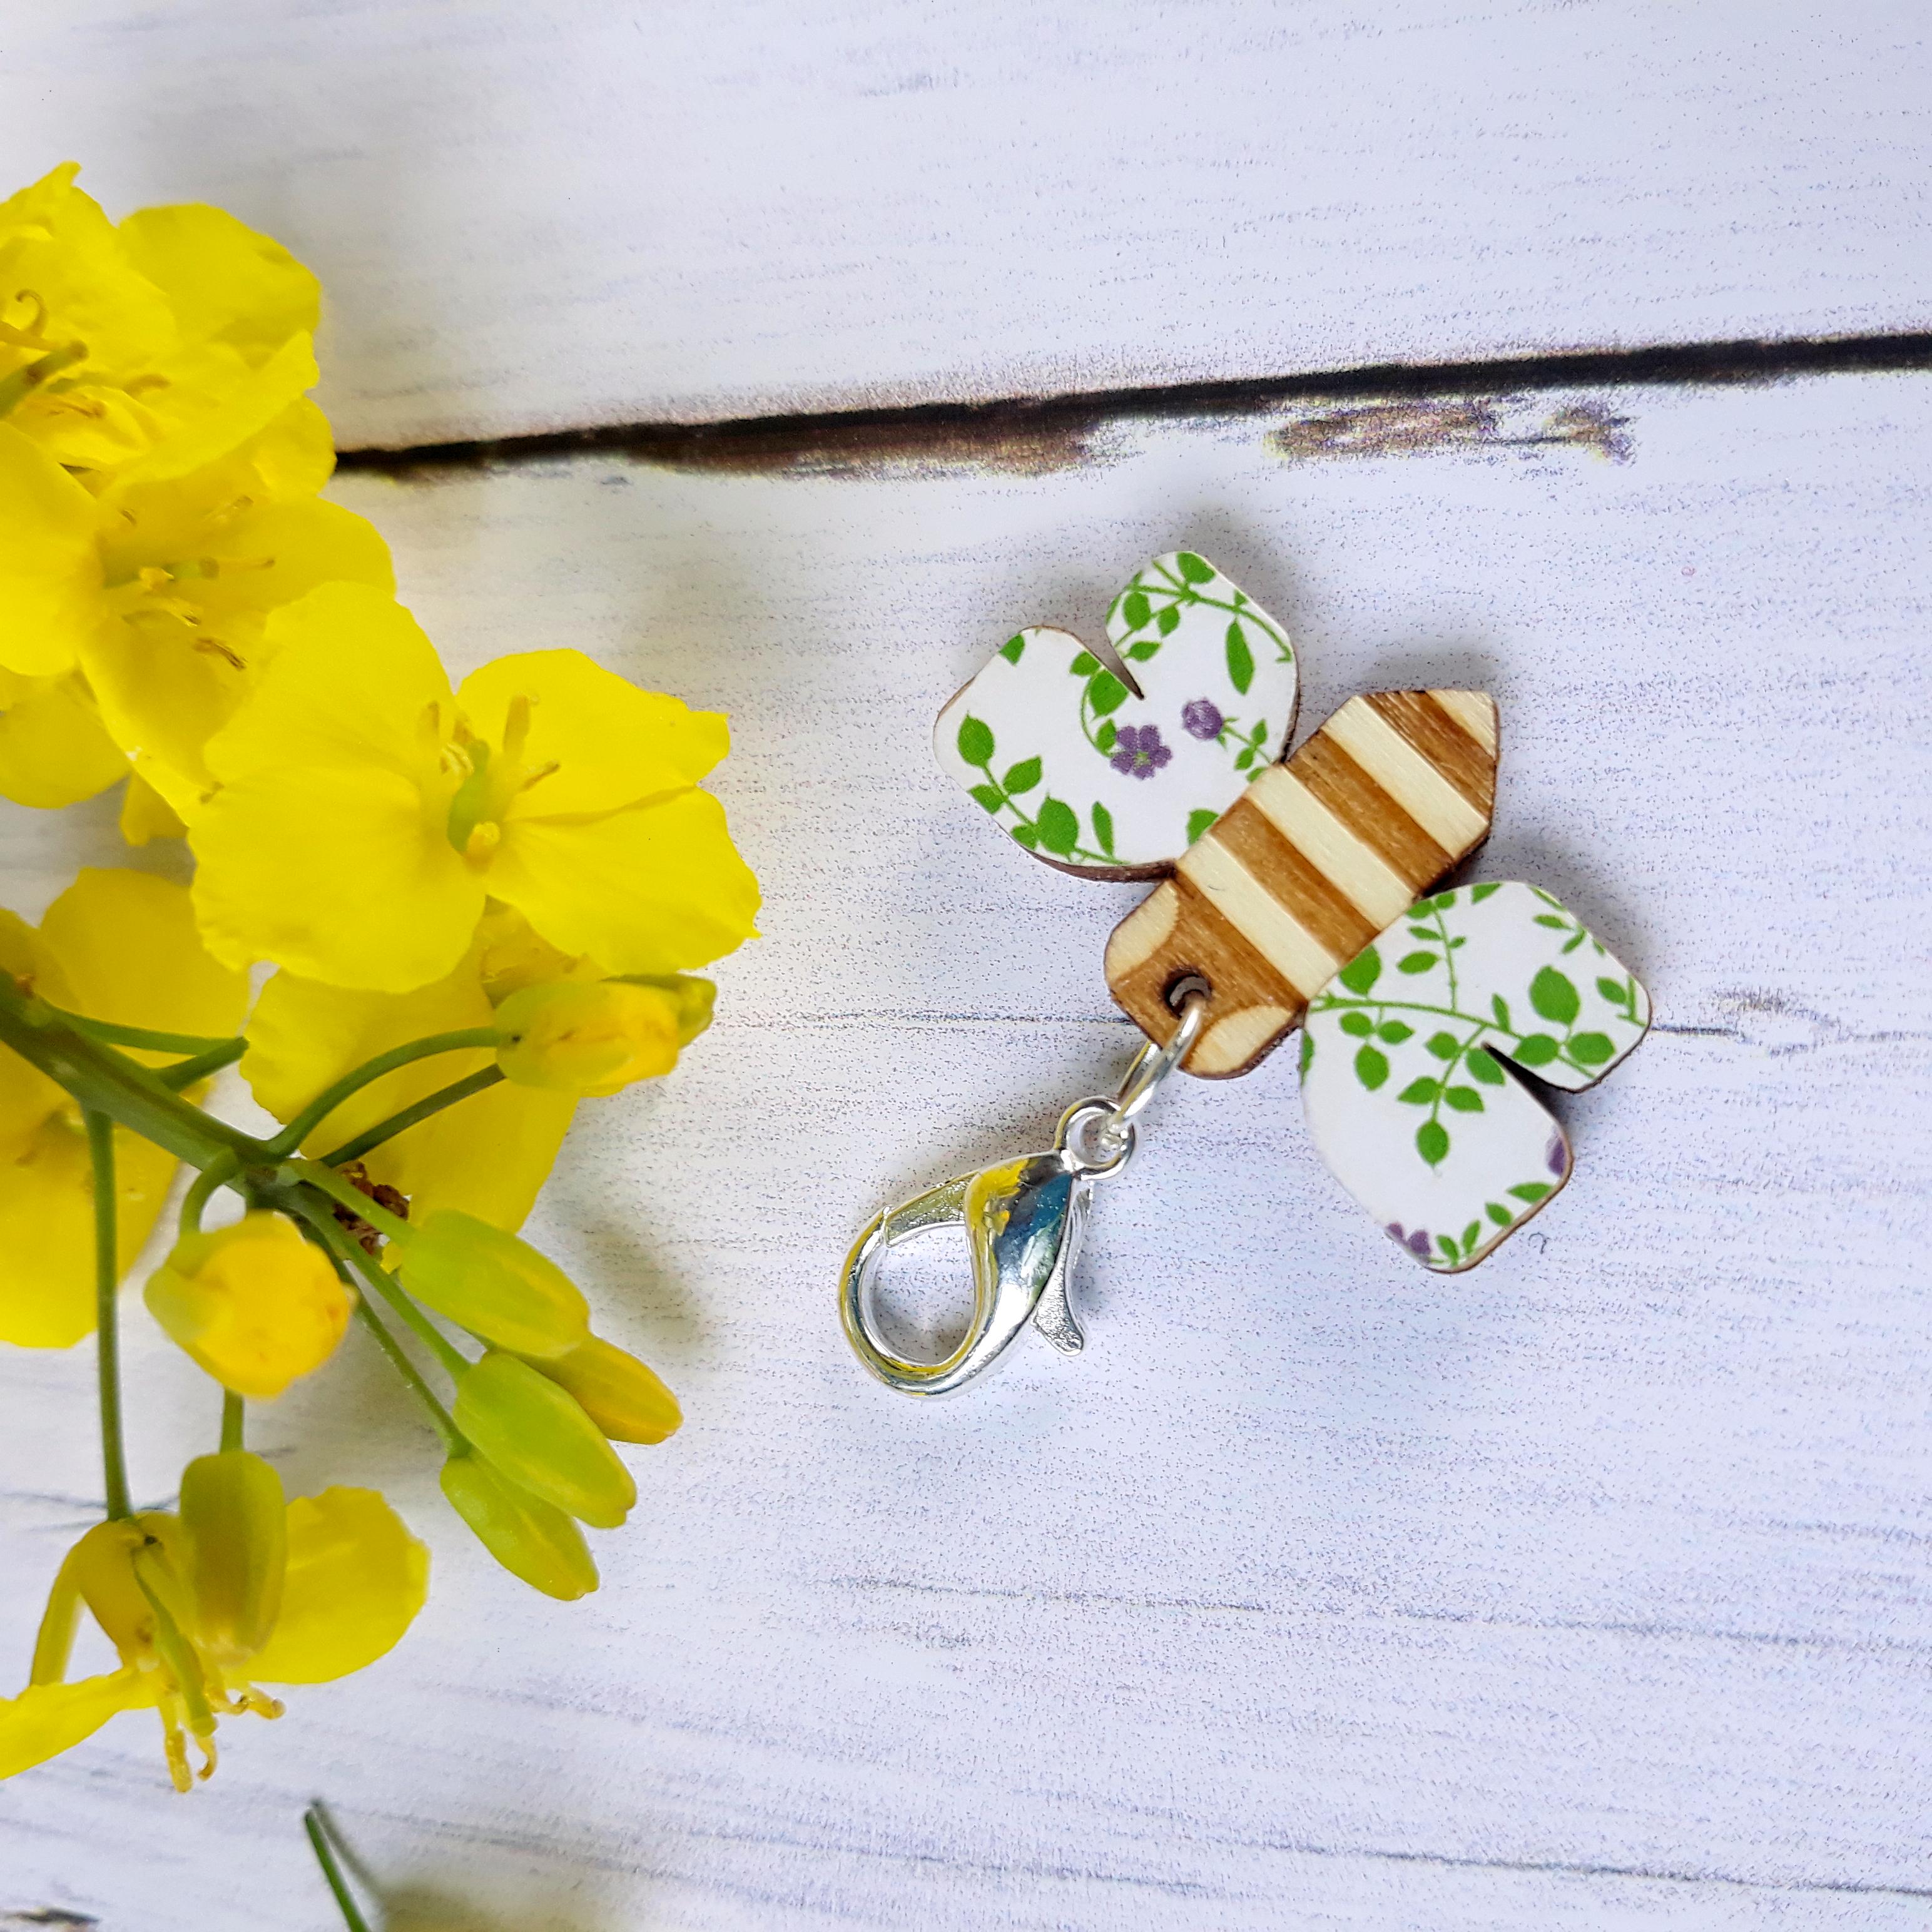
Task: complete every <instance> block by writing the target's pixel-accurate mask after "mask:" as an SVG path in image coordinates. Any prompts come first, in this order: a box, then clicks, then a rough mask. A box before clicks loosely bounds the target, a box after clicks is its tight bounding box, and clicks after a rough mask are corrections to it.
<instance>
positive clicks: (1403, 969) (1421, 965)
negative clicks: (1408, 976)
mask: <svg viewBox="0 0 1932 1932" xmlns="http://www.w3.org/2000/svg"><path fill="white" fill-rule="evenodd" d="M1435 964H1436V955H1435V954H1434V953H1404V954H1403V956H1402V957H1401V958H1400V959H1398V960H1397V962H1395V970H1396V971H1397V972H1398V973H1427V971H1429V969H1430V967H1432V966H1433V965H1435Z"/></svg>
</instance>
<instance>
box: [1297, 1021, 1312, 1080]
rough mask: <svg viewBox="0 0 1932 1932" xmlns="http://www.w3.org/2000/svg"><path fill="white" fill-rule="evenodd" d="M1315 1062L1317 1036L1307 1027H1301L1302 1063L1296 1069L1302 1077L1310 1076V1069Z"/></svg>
mask: <svg viewBox="0 0 1932 1932" xmlns="http://www.w3.org/2000/svg"><path fill="white" fill-rule="evenodd" d="M1314 1064H1315V1036H1314V1035H1313V1034H1312V1033H1310V1031H1308V1029H1307V1028H1306V1027H1304V1028H1302V1029H1301V1065H1300V1066H1299V1067H1297V1068H1296V1069H1295V1071H1296V1073H1298V1074H1299V1075H1300V1076H1301V1078H1302V1079H1304V1080H1306V1079H1307V1078H1308V1070H1309V1069H1310V1067H1313V1065H1314Z"/></svg>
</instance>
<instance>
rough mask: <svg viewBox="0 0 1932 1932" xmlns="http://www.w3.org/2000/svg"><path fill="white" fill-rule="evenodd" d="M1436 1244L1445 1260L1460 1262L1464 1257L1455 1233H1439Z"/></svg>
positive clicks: (1431, 1163)
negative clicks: (1457, 1243) (1458, 1246)
mask: <svg viewBox="0 0 1932 1932" xmlns="http://www.w3.org/2000/svg"><path fill="white" fill-rule="evenodd" d="M1434 1165H1435V1163H1434V1162H1433V1161H1432V1162H1430V1166H1432V1167H1433V1166H1434ZM1436 1246H1437V1247H1439V1248H1440V1249H1441V1250H1442V1256H1443V1259H1445V1261H1452V1262H1459V1261H1460V1260H1461V1259H1463V1256H1462V1253H1461V1251H1460V1250H1459V1249H1458V1248H1457V1245H1456V1237H1455V1236H1454V1235H1437V1236H1436Z"/></svg>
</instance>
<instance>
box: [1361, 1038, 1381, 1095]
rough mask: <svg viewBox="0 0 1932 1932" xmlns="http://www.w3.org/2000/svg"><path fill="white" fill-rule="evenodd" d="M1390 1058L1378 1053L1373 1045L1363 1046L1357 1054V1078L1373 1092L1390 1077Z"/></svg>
mask: <svg viewBox="0 0 1932 1932" xmlns="http://www.w3.org/2000/svg"><path fill="white" fill-rule="evenodd" d="M1388 1073H1389V1068H1388V1056H1387V1055H1385V1054H1381V1053H1378V1052H1376V1049H1374V1048H1373V1047H1372V1046H1365V1047H1363V1048H1361V1049H1360V1050H1359V1051H1358V1052H1357V1053H1356V1055H1355V1078H1356V1079H1358V1080H1359V1081H1360V1082H1361V1083H1362V1085H1364V1087H1366V1088H1367V1089H1368V1090H1369V1091H1370V1093H1371V1094H1373V1092H1374V1091H1376V1088H1378V1087H1379V1086H1380V1085H1382V1082H1384V1081H1385V1080H1386V1079H1388Z"/></svg>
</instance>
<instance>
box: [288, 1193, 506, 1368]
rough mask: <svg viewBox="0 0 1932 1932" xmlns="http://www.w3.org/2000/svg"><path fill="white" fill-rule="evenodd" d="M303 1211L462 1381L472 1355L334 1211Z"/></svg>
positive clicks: (342, 1261) (342, 1259)
mask: <svg viewBox="0 0 1932 1932" xmlns="http://www.w3.org/2000/svg"><path fill="white" fill-rule="evenodd" d="M304 1214H305V1218H306V1219H307V1220H308V1223H309V1225H310V1226H311V1227H312V1228H314V1229H315V1231H316V1232H317V1234H319V1235H321V1237H322V1238H323V1241H325V1242H326V1244H328V1247H329V1253H331V1254H332V1255H333V1256H335V1260H336V1264H337V1265H338V1267H341V1266H344V1265H347V1267H349V1268H353V1270H354V1271H355V1272H356V1274H359V1275H360V1276H361V1277H362V1279H363V1280H365V1281H366V1282H367V1283H368V1284H369V1286H371V1288H373V1289H374V1290H375V1291H376V1292H377V1294H378V1295H380V1296H381V1297H382V1298H383V1300H384V1301H386V1302H387V1303H388V1304H389V1307H390V1308H391V1310H392V1311H393V1312H394V1313H395V1314H396V1315H397V1316H399V1317H401V1319H402V1321H403V1322H404V1323H405V1324H407V1326H408V1327H409V1328H410V1331H412V1332H413V1334H415V1336H416V1340H418V1341H419V1342H420V1343H422V1345H423V1346H424V1347H425V1348H426V1349H428V1351H429V1352H430V1353H431V1355H434V1357H435V1358H436V1359H437V1361H438V1362H439V1363H440V1364H442V1367H443V1373H445V1374H446V1375H447V1376H449V1379H450V1380H451V1381H452V1382H460V1381H461V1380H462V1379H463V1376H465V1375H466V1373H468V1372H469V1367H470V1364H469V1358H468V1357H467V1356H466V1355H463V1354H462V1353H461V1352H460V1351H459V1350H458V1349H456V1348H455V1347H454V1346H452V1344H451V1343H450V1341H449V1338H448V1337H446V1336H445V1335H444V1334H443V1331H441V1330H440V1328H437V1325H436V1324H435V1323H434V1322H432V1321H431V1319H429V1317H428V1316H427V1315H425V1313H423V1312H422V1310H421V1309H420V1308H419V1307H417V1306H416V1304H415V1302H414V1301H412V1300H411V1299H410V1297H409V1296H408V1295H406V1294H405V1293H404V1292H403V1290H402V1289H401V1287H400V1286H398V1283H397V1282H396V1280H395V1277H394V1276H392V1274H390V1273H389V1270H388V1269H387V1268H384V1267H383V1265H382V1263H381V1262H379V1261H377V1259H376V1258H375V1256H373V1255H372V1254H371V1253H369V1252H368V1250H367V1249H365V1247H363V1246H362V1244H361V1243H360V1242H359V1241H356V1239H355V1238H354V1237H353V1235H350V1232H349V1231H348V1230H347V1229H346V1228H344V1226H343V1225H342V1223H341V1222H340V1221H338V1220H336V1219H335V1217H334V1216H333V1215H325V1214H323V1212H322V1211H321V1210H320V1209H319V1208H314V1209H310V1208H305V1210H304Z"/></svg>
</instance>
